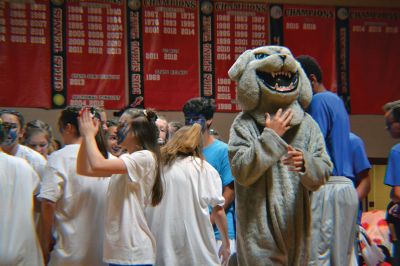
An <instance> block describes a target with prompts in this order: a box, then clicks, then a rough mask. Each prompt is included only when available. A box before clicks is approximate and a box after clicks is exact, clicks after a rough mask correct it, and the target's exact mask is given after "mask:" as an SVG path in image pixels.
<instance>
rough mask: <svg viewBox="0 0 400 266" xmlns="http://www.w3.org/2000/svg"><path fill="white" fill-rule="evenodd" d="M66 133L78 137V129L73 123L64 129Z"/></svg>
mask: <svg viewBox="0 0 400 266" xmlns="http://www.w3.org/2000/svg"><path fill="white" fill-rule="evenodd" d="M64 132H66V133H68V134H74V135H76V129H75V127H74V126H73V125H72V124H71V123H67V124H66V125H65V127H64Z"/></svg>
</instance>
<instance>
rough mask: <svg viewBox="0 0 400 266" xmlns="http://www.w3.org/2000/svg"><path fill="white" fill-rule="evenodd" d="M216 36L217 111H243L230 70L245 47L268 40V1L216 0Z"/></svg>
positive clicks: (260, 44) (257, 44) (265, 42)
mask: <svg viewBox="0 0 400 266" xmlns="http://www.w3.org/2000/svg"><path fill="white" fill-rule="evenodd" d="M214 40H215V45H214V58H215V82H216V93H215V100H216V103H217V111H220V112H221V111H222V112H237V111H240V110H241V109H240V107H239V106H238V104H236V88H235V86H236V84H235V82H233V81H231V80H230V78H229V77H228V70H229V68H230V67H231V66H232V65H233V63H234V62H235V60H236V59H237V58H238V57H239V55H241V54H242V53H243V52H244V51H245V50H247V49H252V48H255V47H258V46H263V45H266V44H267V42H268V6H267V4H263V3H247V2H243V3H240V2H233V1H232V2H231V1H216V2H214Z"/></svg>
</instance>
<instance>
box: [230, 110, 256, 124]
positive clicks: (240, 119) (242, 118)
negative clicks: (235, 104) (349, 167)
mask: <svg viewBox="0 0 400 266" xmlns="http://www.w3.org/2000/svg"><path fill="white" fill-rule="evenodd" d="M252 122H253V123H254V119H253V118H252V117H251V116H250V114H248V113H245V112H240V113H239V114H238V115H237V116H236V117H235V119H234V120H233V123H232V124H233V125H234V126H235V125H236V126H243V124H248V123H252Z"/></svg>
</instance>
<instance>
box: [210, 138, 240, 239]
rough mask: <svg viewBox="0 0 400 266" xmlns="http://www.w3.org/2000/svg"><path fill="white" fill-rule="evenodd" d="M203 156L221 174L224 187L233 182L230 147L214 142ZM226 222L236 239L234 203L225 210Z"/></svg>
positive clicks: (233, 237)
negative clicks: (229, 155)
mask: <svg viewBox="0 0 400 266" xmlns="http://www.w3.org/2000/svg"><path fill="white" fill-rule="evenodd" d="M203 155H204V158H205V159H206V161H207V162H208V163H209V164H211V165H212V166H213V167H214V168H215V169H216V170H217V172H218V173H219V175H220V177H221V181H222V186H223V187H225V186H227V185H229V184H231V183H232V182H233V176H232V172H231V167H230V165H229V158H228V145H227V144H226V143H224V142H222V141H220V140H217V139H216V140H214V141H213V143H211V144H210V145H208V146H207V147H205V148H204V149H203ZM225 212H226V222H227V224H228V237H229V239H235V223H234V220H233V219H234V206H233V203H232V204H231V206H230V207H229V208H227V209H226V210H225ZM214 233H215V238H216V239H219V240H220V239H221V238H220V235H219V231H218V229H217V227H216V226H214Z"/></svg>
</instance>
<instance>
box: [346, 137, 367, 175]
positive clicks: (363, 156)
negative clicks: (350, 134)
mask: <svg viewBox="0 0 400 266" xmlns="http://www.w3.org/2000/svg"><path fill="white" fill-rule="evenodd" d="M351 145H352V146H353V172H354V176H357V175H358V174H359V173H360V172H362V171H364V170H366V169H371V164H370V163H369V160H368V156H367V153H366V152H365V147H364V143H363V141H362V140H361V139H360V138H357V139H354V140H352V139H351Z"/></svg>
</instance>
